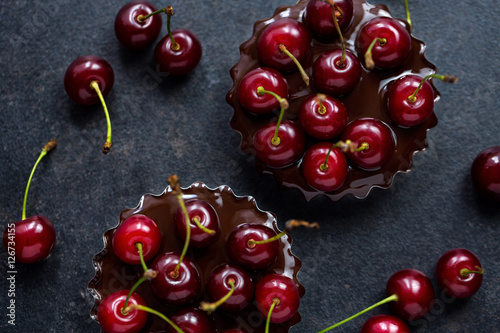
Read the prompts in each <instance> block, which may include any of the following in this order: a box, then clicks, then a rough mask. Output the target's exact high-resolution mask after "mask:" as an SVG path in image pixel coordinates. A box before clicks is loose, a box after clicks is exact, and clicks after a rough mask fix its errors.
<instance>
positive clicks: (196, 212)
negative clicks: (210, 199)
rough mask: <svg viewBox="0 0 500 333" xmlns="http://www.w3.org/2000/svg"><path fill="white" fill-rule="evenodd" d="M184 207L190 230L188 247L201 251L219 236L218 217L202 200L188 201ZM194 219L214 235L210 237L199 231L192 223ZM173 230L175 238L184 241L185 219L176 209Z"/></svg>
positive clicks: (179, 209)
mask: <svg viewBox="0 0 500 333" xmlns="http://www.w3.org/2000/svg"><path fill="white" fill-rule="evenodd" d="M185 205H186V210H187V212H188V215H189V218H190V222H189V227H190V228H191V238H190V239H189V246H190V247H193V248H197V249H201V248H205V247H208V246H210V245H212V244H213V243H214V242H215V241H216V240H217V238H218V237H219V234H220V223H219V216H218V215H217V213H216V212H215V209H214V208H213V207H212V205H210V204H209V203H207V202H205V201H203V200H188V201H186V203H185ZM194 218H197V219H198V221H199V222H200V224H201V225H202V226H204V227H205V228H207V229H209V230H213V231H215V233H214V234H213V235H211V234H208V233H206V232H205V231H203V230H201V229H200V228H199V227H198V226H197V225H196V224H195V223H194V222H193V220H194ZM174 228H175V235H176V236H177V238H178V239H180V240H182V241H184V240H185V239H186V218H185V215H184V212H183V211H182V209H181V208H178V209H177V211H176V212H175V216H174Z"/></svg>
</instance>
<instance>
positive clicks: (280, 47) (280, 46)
mask: <svg viewBox="0 0 500 333" xmlns="http://www.w3.org/2000/svg"><path fill="white" fill-rule="evenodd" d="M279 49H280V51H281V52H283V53H284V54H286V55H287V56H288V57H289V58H290V59H292V61H293V62H294V63H295V65H296V66H297V68H298V69H299V72H300V75H301V76H302V80H304V82H305V83H306V85H307V86H309V76H308V75H307V74H306V71H305V70H304V67H302V65H301V64H300V62H299V61H298V60H297V58H295V57H294V55H293V54H291V53H290V51H288V49H287V48H286V46H285V45H284V44H280V45H279Z"/></svg>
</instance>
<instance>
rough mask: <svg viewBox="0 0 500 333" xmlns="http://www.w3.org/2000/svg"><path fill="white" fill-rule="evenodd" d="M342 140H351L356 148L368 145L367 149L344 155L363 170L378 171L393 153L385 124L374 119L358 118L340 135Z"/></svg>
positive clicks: (393, 144)
mask: <svg viewBox="0 0 500 333" xmlns="http://www.w3.org/2000/svg"><path fill="white" fill-rule="evenodd" d="M342 140H343V141H346V140H351V141H352V142H353V143H354V144H355V146H356V147H360V146H361V145H362V144H363V143H364V142H366V143H368V146H369V148H368V149H365V150H361V151H358V152H354V153H351V152H347V153H346V154H347V156H348V157H349V159H350V160H351V161H352V162H354V163H355V164H356V165H357V166H358V167H360V168H361V169H364V170H376V169H379V168H380V167H382V166H383V165H384V164H385V163H387V161H388V160H389V159H390V158H391V156H392V155H393V154H394V151H395V142H394V136H393V134H392V131H391V130H390V128H389V127H388V126H387V125H386V124H385V123H383V122H382V121H380V120H378V119H374V118H359V119H356V120H354V121H352V122H351V123H349V124H348V125H347V127H346V128H345V130H344V132H343V133H342Z"/></svg>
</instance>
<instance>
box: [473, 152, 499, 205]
mask: <svg viewBox="0 0 500 333" xmlns="http://www.w3.org/2000/svg"><path fill="white" fill-rule="evenodd" d="M471 177H472V183H473V184H474V187H475V188H476V190H477V192H478V193H479V194H481V195H482V196H483V197H484V198H486V199H489V200H493V201H499V202H500V146H493V147H490V148H486V149H485V150H483V151H482V152H480V153H479V154H478V155H477V156H476V158H475V159H474V162H473V163H472V167H471Z"/></svg>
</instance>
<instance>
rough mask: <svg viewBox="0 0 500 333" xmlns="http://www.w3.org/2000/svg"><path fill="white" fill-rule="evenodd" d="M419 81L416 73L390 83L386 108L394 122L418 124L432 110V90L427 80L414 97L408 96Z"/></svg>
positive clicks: (425, 118)
mask: <svg viewBox="0 0 500 333" xmlns="http://www.w3.org/2000/svg"><path fill="white" fill-rule="evenodd" d="M421 81H422V78H421V77H420V76H418V75H405V76H402V77H400V78H399V79H397V80H395V81H394V82H392V83H390V85H389V89H388V92H387V110H388V111H389V115H390V116H391V118H392V120H393V121H394V122H395V123H396V124H398V125H401V126H404V127H412V126H416V125H420V124H421V123H423V122H424V121H426V120H427V119H428V118H429V117H430V116H431V114H432V112H433V111H434V91H433V89H432V86H431V85H430V83H429V82H427V81H425V82H424V83H423V84H422V87H421V88H420V89H419V90H418V92H417V94H416V95H415V96H414V98H410V97H412V96H413V93H414V92H415V90H416V89H417V88H418V86H419V85H420V82H421Z"/></svg>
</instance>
